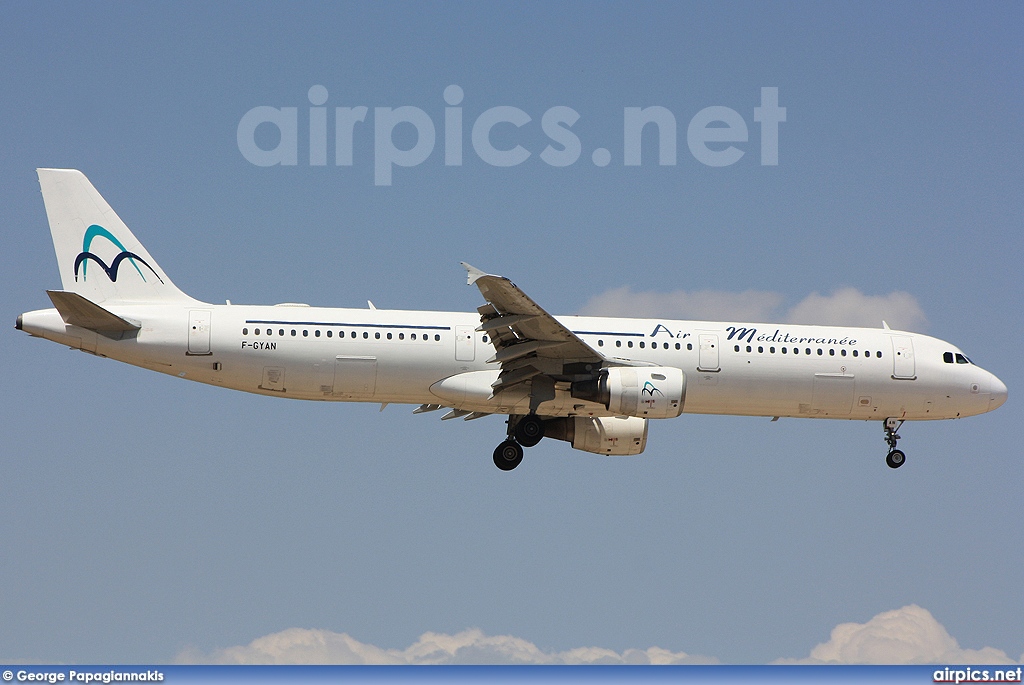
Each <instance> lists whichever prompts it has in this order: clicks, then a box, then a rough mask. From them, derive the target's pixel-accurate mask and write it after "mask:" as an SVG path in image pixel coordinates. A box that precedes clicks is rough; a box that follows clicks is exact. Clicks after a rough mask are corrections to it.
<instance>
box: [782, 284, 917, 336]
mask: <svg viewBox="0 0 1024 685" xmlns="http://www.w3.org/2000/svg"><path fill="white" fill-rule="evenodd" d="M883 320H884V321H885V322H886V323H888V324H889V325H890V326H891V327H893V328H898V329H902V330H908V331H914V330H922V329H923V328H924V327H925V326H926V325H927V324H928V319H927V318H925V315H924V311H923V310H922V309H921V306H920V305H919V304H918V303H917V300H916V299H915V298H914V296H913V295H911V294H910V293H904V292H893V293H889V294H888V295H865V294H863V293H861V292H860V291H859V290H857V289H856V288H842V289H840V290H837V291H835V292H834V293H832V294H831V295H827V296H826V295H819V294H818V293H811V294H810V295H808V296H807V297H805V298H804V299H803V300H802V301H801V302H800V303H799V304H797V305H796V306H795V307H793V308H792V309H790V310H789V312H787V313H786V321H788V322H789V323H809V324H820V325H825V326H864V327H865V328H878V327H879V326H881V325H882V321H883Z"/></svg>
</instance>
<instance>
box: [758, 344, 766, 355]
mask: <svg viewBox="0 0 1024 685" xmlns="http://www.w3.org/2000/svg"><path fill="white" fill-rule="evenodd" d="M763 352H764V348H763V347H762V346H760V345H758V346H757V353H758V354H762V353H763Z"/></svg>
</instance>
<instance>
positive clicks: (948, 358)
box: [942, 352, 953, 364]
mask: <svg viewBox="0 0 1024 685" xmlns="http://www.w3.org/2000/svg"><path fill="white" fill-rule="evenodd" d="M942 361H944V362H946V363H947V364H952V363H953V353H952V352H943V353H942Z"/></svg>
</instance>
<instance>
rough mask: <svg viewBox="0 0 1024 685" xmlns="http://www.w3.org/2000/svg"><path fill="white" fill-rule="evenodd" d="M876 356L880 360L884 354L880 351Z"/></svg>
mask: <svg viewBox="0 0 1024 685" xmlns="http://www.w3.org/2000/svg"><path fill="white" fill-rule="evenodd" d="M875 356H876V357H878V358H879V359H881V358H882V353H881V352H880V351H879V352H875Z"/></svg>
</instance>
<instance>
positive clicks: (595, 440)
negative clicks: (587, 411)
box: [544, 416, 647, 457]
mask: <svg viewBox="0 0 1024 685" xmlns="http://www.w3.org/2000/svg"><path fill="white" fill-rule="evenodd" d="M544 435H545V436H546V437H549V438H555V439H556V440H565V441H566V442H570V443H572V447H573V449H576V450H582V451H584V452H592V453H594V454H604V455H607V456H612V457H624V456H631V455H634V454H640V453H641V452H643V451H644V448H645V447H646V446H647V419H641V418H638V417H636V416H602V417H594V416H570V417H568V418H564V419H549V420H547V421H545V422H544Z"/></svg>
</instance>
